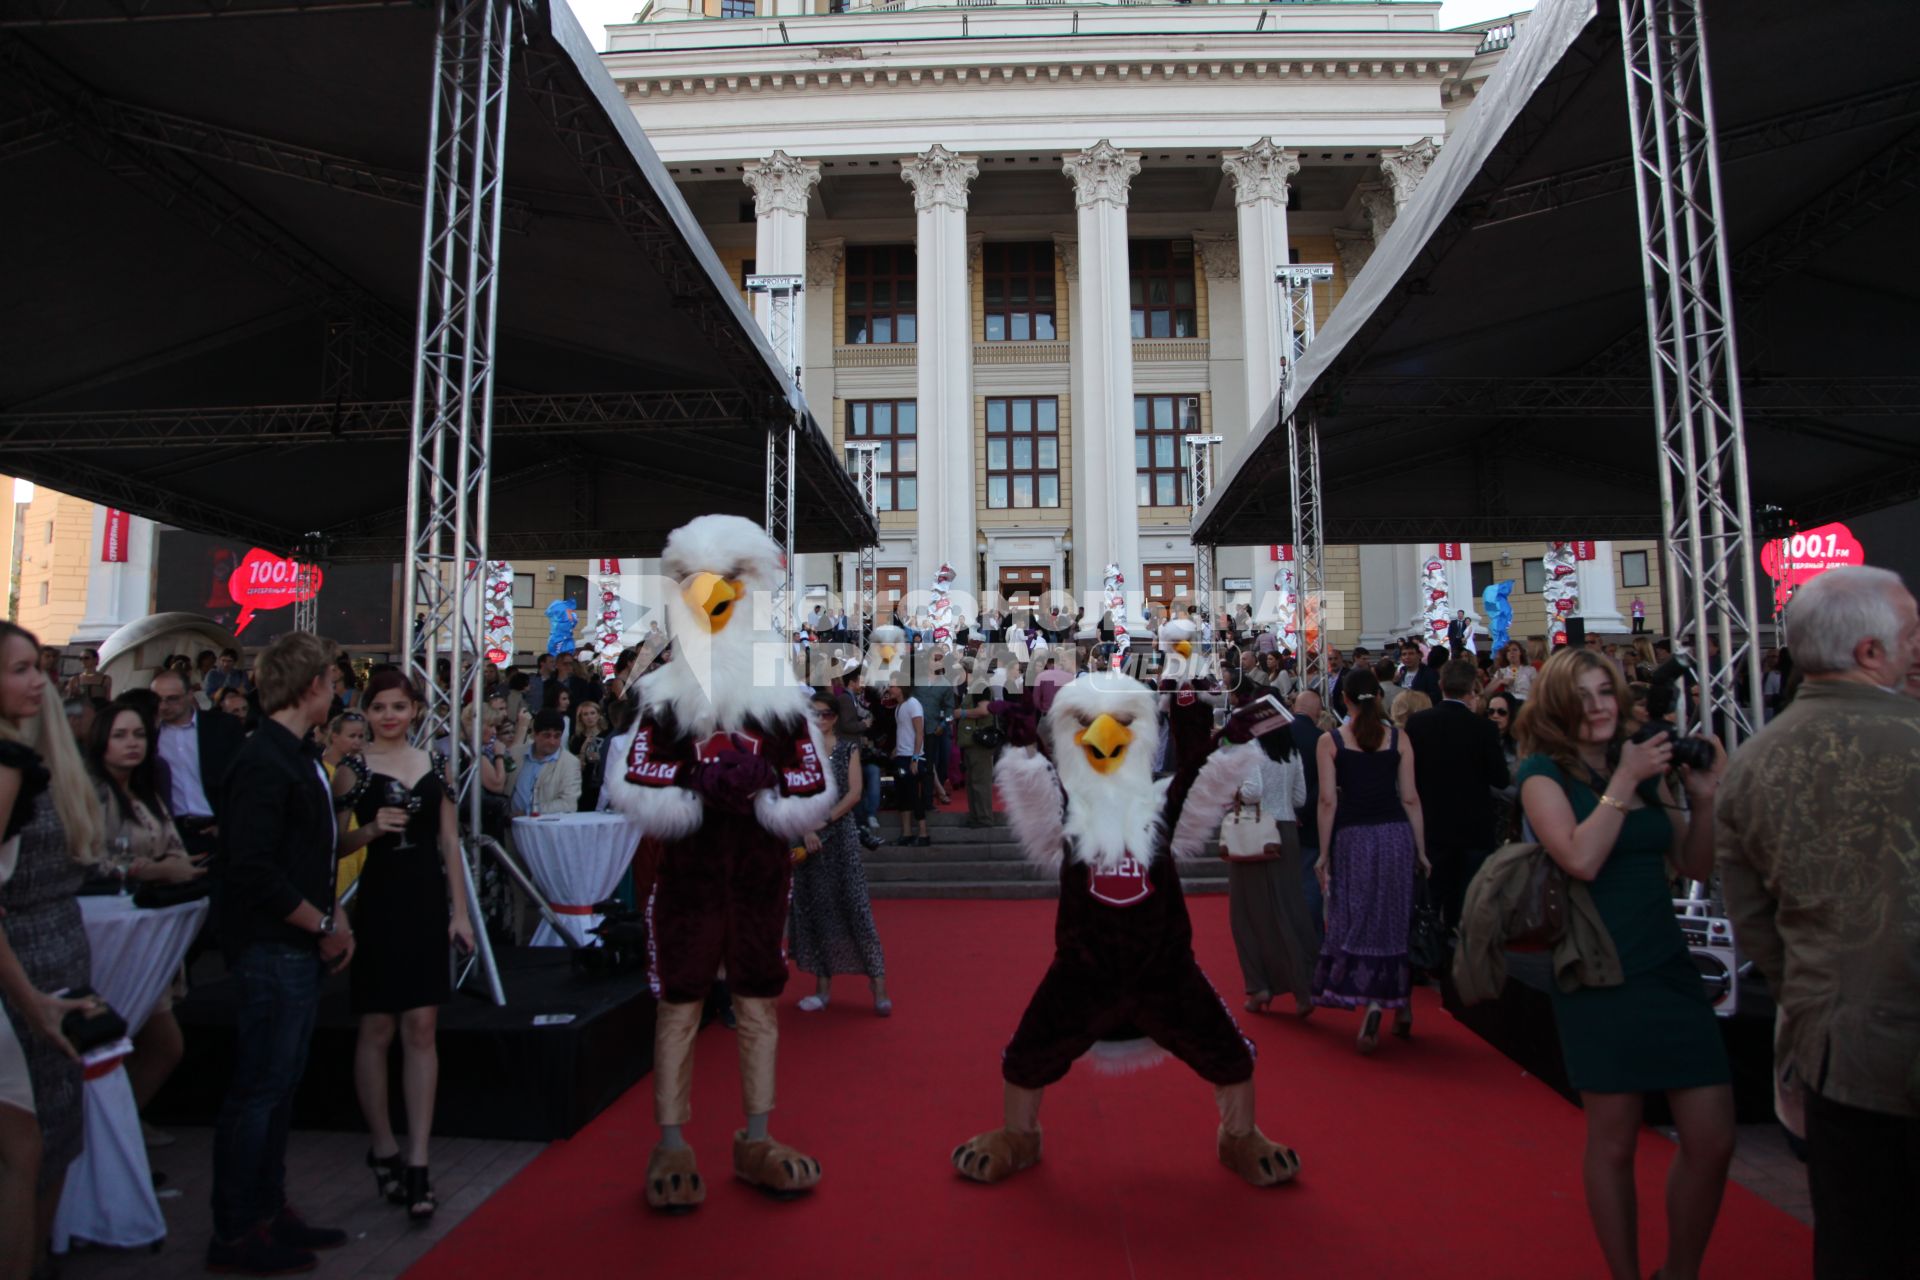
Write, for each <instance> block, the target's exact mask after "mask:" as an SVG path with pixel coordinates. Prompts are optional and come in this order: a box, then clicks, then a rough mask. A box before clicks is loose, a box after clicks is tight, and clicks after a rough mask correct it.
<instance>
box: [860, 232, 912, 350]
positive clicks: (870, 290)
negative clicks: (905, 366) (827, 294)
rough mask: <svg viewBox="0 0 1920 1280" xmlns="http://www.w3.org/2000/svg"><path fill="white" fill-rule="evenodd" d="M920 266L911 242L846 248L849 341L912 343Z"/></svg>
mask: <svg viewBox="0 0 1920 1280" xmlns="http://www.w3.org/2000/svg"><path fill="white" fill-rule="evenodd" d="M918 270H919V268H918V266H917V264H916V262H915V260H914V256H913V246H912V245H910V244H870V245H854V246H850V247H849V248H848V249H847V341H848V342H849V343H868V342H912V341H914V338H915V332H914V330H915V326H914V299H915V294H916V290H915V283H916V280H917V278H918Z"/></svg>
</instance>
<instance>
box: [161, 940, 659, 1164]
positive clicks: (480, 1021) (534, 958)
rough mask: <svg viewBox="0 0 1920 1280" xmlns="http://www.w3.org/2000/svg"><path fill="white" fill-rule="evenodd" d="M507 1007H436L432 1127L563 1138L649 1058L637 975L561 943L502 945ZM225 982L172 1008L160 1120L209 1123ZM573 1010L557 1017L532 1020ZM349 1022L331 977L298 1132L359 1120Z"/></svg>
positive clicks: (223, 1071)
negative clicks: (590, 970) (168, 1074)
mask: <svg viewBox="0 0 1920 1280" xmlns="http://www.w3.org/2000/svg"><path fill="white" fill-rule="evenodd" d="M498 955H499V958H500V980H501V982H502V984H503V985H504V986H505V987H506V991H507V1000H508V1004H507V1007H506V1008H504V1009H499V1008H495V1007H494V1006H493V1005H491V1004H489V1003H486V1002H485V1001H483V1000H481V999H480V998H478V997H476V996H473V995H470V994H464V993H463V994H461V995H458V996H456V997H455V998H454V1001H453V1003H451V1004H449V1005H447V1006H446V1007H445V1008H443V1009H442V1010H441V1011H440V1091H439V1098H438V1105H437V1107H436V1109H435V1115H434V1122H433V1129H434V1132H435V1133H436V1134H444V1135H446V1136H447V1137H455V1138H500V1139H516V1140H530V1141H538V1142H547V1141H552V1140H553V1139H555V1138H565V1137H569V1136H571V1135H572V1134H574V1133H575V1132H577V1131H578V1130H579V1129H580V1128H581V1127H582V1126H583V1125H585V1124H586V1123H587V1122H588V1121H589V1120H591V1119H593V1117H594V1116H596V1115H598V1114H599V1113H600V1112H601V1111H602V1110H604V1109H605V1108H606V1107H607V1106H608V1105H610V1104H611V1103H612V1102H613V1100H614V1099H615V1098H617V1097H619V1096H620V1095H621V1094H622V1093H624V1092H625V1091H626V1090H627V1089H628V1088H629V1087H631V1086H632V1085H633V1084H634V1083H635V1082H636V1081H638V1080H640V1079H641V1078H642V1077H644V1076H645V1075H646V1074H647V1072H648V1071H650V1070H651V1069H652V1067H653V997H652V995H651V994H649V992H648V990H647V979H646V975H645V974H644V973H640V972H631V973H621V974H586V973H580V972H578V971H576V970H574V969H573V968H572V967H571V966H570V965H569V963H568V959H567V952H566V951H565V950H564V949H563V948H559V947H553V948H546V947H540V948H520V949H516V948H502V949H501V950H500V951H499V952H498ZM237 1003H238V993H237V992H236V990H235V987H234V984H233V981H232V979H230V978H222V979H219V980H218V981H214V982H209V983H205V984H203V985H199V986H196V987H195V989H194V991H193V994H192V995H190V996H189V997H188V998H187V999H185V1000H183V1001H181V1002H179V1003H178V1004H177V1005H175V1006H174V1011H175V1014H176V1016H177V1017H178V1018H179V1019H180V1026H181V1029H182V1030H183V1031H184V1033H185V1035H186V1042H187V1055H186V1060H185V1061H184V1062H183V1063H181V1065H180V1069H179V1070H177V1071H175V1072H174V1073H173V1078H172V1079H171V1080H170V1081H168V1083H167V1086H166V1088H165V1089H163V1090H162V1091H161V1093H160V1096H159V1097H157V1098H155V1099H154V1102H153V1106H152V1107H151V1108H150V1109H149V1112H148V1118H149V1119H151V1120H152V1121H153V1122H154V1123H156V1124H160V1125H167V1124H211V1123H212V1122H213V1117H214V1113H215V1112H216V1111H217V1110H218V1109H219V1106H220V1100H221V1097H222V1095H223V1094H224V1093H225V1092H226V1088H227V1083H228V1080H229V1079H230V1077H231V1074H232V1069H233V1033H234V1012H235V1007H236V1005H237ZM549 1014H572V1015H573V1020H572V1021H571V1022H567V1023H564V1024H560V1025H550V1026H535V1025H534V1018H535V1017H537V1016H540V1015H549ZM355 1026H356V1024H355V1020H354V1017H353V1014H352V1013H351V1011H350V1010H349V1009H348V1006H347V979H346V977H345V976H344V975H342V976H340V977H338V978H335V979H334V980H333V981H332V982H331V983H330V984H329V985H328V988H327V993H326V995H325V996H324V997H323V998H322V999H321V1003H320V1024H319V1027H318V1029H317V1030H316V1031H315V1032H314V1037H313V1053H312V1056H311V1057H310V1059H309V1060H308V1065H307V1074H306V1078H305V1079H304V1080H303V1081H302V1082H301V1085H300V1093H299V1096H298V1098H297V1099H296V1101H295V1105H294V1116H293V1123H294V1126H295V1127H296V1128H302V1129H361V1128H364V1127H365V1125H364V1123H363V1121H362V1120H361V1118H360V1108H359V1105H358V1103H357V1102H356V1101H355V1100H354V1092H353V1047H354V1036H355ZM390 1080H391V1094H392V1100H393V1109H394V1118H395V1124H396V1127H401V1128H404V1124H403V1118H402V1116H401V1114H400V1050H399V1048H398V1046H397V1045H396V1047H395V1048H394V1050H393V1055H392V1073H391V1077H390Z"/></svg>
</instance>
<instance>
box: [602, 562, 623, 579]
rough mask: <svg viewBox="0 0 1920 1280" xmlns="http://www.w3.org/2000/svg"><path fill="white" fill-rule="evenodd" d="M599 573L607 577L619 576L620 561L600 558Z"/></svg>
mask: <svg viewBox="0 0 1920 1280" xmlns="http://www.w3.org/2000/svg"><path fill="white" fill-rule="evenodd" d="M600 574H601V576H602V577H609V578H617V577H619V576H620V562H619V561H618V560H602V561H601V562H600Z"/></svg>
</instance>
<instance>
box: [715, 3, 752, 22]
mask: <svg viewBox="0 0 1920 1280" xmlns="http://www.w3.org/2000/svg"><path fill="white" fill-rule="evenodd" d="M720 16H721V17H723V18H751V17H752V16H753V0H720Z"/></svg>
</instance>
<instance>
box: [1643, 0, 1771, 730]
mask: <svg viewBox="0 0 1920 1280" xmlns="http://www.w3.org/2000/svg"><path fill="white" fill-rule="evenodd" d="M1702 9H1703V0H1620V25H1621V30H1622V33H1623V36H1624V40H1625V57H1624V63H1625V68H1626V77H1627V110H1628V114H1629V117H1630V120H1631V124H1632V130H1633V142H1634V192H1635V195H1636V197H1637V209H1638V212H1639V215H1640V244H1641V249H1642V260H1643V264H1644V274H1645V279H1646V298H1647V341H1648V346H1649V348H1650V350H1651V353H1652V373H1653V401H1654V421H1655V426H1656V428H1657V430H1658V433H1659V445H1660V449H1659V456H1660V464H1661V465H1660V505H1661V516H1662V525H1663V538H1664V542H1665V547H1666V552H1667V563H1668V565H1669V566H1670V567H1671V572H1670V573H1669V574H1668V575H1667V579H1666V583H1665V592H1666V603H1667V618H1668V624H1669V626H1670V627H1671V629H1672V633H1673V637H1674V642H1675V649H1676V650H1678V651H1684V652H1688V653H1691V654H1692V655H1693V656H1694V657H1695V658H1696V660H1698V662H1699V684H1698V699H1697V704H1696V705H1695V706H1694V707H1693V708H1691V711H1692V712H1693V715H1691V716H1689V715H1687V711H1688V710H1689V709H1688V708H1685V707H1683V708H1682V709H1681V713H1682V720H1681V723H1682V724H1683V725H1685V724H1686V723H1687V721H1688V720H1693V721H1694V723H1695V724H1696V725H1699V726H1705V727H1709V728H1712V729H1714V730H1716V731H1717V732H1719V733H1720V734H1721V735H1722V737H1723V738H1724V739H1725V741H1726V744H1727V746H1728V747H1730V748H1731V747H1732V746H1734V745H1735V744H1736V743H1737V742H1739V741H1740V740H1741V739H1743V738H1746V737H1749V736H1751V735H1752V734H1753V732H1754V731H1755V730H1756V729H1757V728H1758V727H1759V726H1760V724H1761V722H1762V720H1763V718H1764V717H1763V715H1762V712H1761V692H1760V689H1761V677H1760V650H1759V627H1758V625H1757V624H1758V622H1759V620H1760V619H1759V612H1758V608H1757V606H1756V602H1755V591H1754V573H1755V571H1756V569H1755V566H1756V565H1757V563H1758V562H1757V560H1756V559H1755V552H1756V550H1757V547H1756V544H1755V542H1754V541H1753V533H1752V529H1753V522H1752V513H1751V510H1750V508H1749V504H1748V489H1747V449H1746V438H1745V429H1744V426H1743V420H1742V410H1741V388H1740V379H1739V376H1738V370H1739V367H1740V366H1739V360H1738V357H1737V353H1736V351H1735V347H1734V322H1733V298H1734V294H1733V286H1732V278H1731V271H1730V268H1729V263H1728V258H1727V252H1726V245H1725V244H1724V242H1723V240H1722V236H1721V227H1722V226H1723V225H1724V221H1723V218H1722V213H1721V207H1720V167H1719V161H1718V159H1717V157H1716V155H1715V145H1714V117H1713V93H1712V88H1711V85H1710V84H1709V82H1708V76H1707V54H1706V26H1705V18H1704V14H1703V12H1702ZM1710 638H1711V639H1717V640H1718V641H1719V644H1720V655H1721V656H1720V660H1719V661H1718V662H1717V663H1715V662H1710V661H1707V660H1706V659H1707V655H1708V654H1709V652H1710V651H1709V648H1708V640H1709V639H1710Z"/></svg>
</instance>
